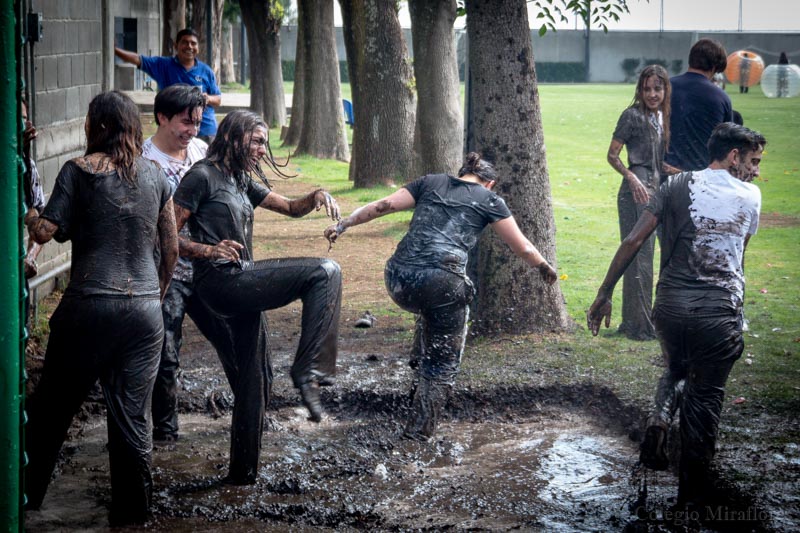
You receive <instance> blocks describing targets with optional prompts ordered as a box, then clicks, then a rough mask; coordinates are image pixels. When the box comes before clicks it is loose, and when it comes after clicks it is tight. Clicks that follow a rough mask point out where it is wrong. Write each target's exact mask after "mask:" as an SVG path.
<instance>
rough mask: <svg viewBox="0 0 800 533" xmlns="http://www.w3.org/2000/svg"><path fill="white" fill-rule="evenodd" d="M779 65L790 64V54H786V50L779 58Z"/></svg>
mask: <svg viewBox="0 0 800 533" xmlns="http://www.w3.org/2000/svg"><path fill="white" fill-rule="evenodd" d="M778 64H779V65H788V64H789V56H787V55H786V52H781V55H780V57H779V58H778Z"/></svg>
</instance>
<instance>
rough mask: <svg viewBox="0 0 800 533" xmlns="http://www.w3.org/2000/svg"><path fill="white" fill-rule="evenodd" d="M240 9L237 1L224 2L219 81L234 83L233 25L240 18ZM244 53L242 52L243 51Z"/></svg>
mask: <svg viewBox="0 0 800 533" xmlns="http://www.w3.org/2000/svg"><path fill="white" fill-rule="evenodd" d="M241 15H242V10H241V9H239V3H238V2H225V9H224V10H223V11H222V42H221V43H220V72H219V80H218V81H219V83H236V81H237V79H236V70H235V69H234V67H233V65H234V63H233V25H234V24H238V23H239V20H241ZM243 55H244V53H243Z"/></svg>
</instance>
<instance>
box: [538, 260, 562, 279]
mask: <svg viewBox="0 0 800 533" xmlns="http://www.w3.org/2000/svg"><path fill="white" fill-rule="evenodd" d="M539 274H541V276H542V277H543V278H544V280H545V281H546V282H547V283H549V284H550V285H552V284H553V283H555V282H556V280H557V279H558V273H557V272H556V270H555V269H554V268H553V267H552V266H550V263H548V262H547V261H545V262H544V263H542V264H541V265H539Z"/></svg>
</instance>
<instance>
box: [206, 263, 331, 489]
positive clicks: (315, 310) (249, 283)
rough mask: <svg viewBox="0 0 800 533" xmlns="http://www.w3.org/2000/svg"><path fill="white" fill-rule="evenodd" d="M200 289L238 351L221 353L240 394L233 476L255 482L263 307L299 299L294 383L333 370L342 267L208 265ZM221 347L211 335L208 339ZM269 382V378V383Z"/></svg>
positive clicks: (264, 377)
mask: <svg viewBox="0 0 800 533" xmlns="http://www.w3.org/2000/svg"><path fill="white" fill-rule="evenodd" d="M195 288H196V290H197V294H198V295H199V296H200V298H202V300H203V301H204V302H205V303H206V304H207V305H208V306H209V307H210V308H211V309H212V310H213V311H214V312H215V313H217V314H219V315H221V316H223V317H225V321H226V322H227V324H228V326H229V328H230V331H231V335H232V336H233V339H234V343H235V345H234V353H233V354H227V353H224V352H222V351H220V352H219V354H220V359H221V361H222V365H223V367H224V369H225V373H226V375H227V377H228V381H229V383H230V385H231V389H232V390H233V394H234V397H235V401H234V406H233V421H232V427H231V466H230V477H231V480H232V481H234V482H237V483H250V482H254V481H255V478H256V474H257V468H258V455H259V452H260V450H261V434H262V432H263V418H264V404H265V399H264V395H265V391H268V390H269V380H271V372H270V369H269V362H268V361H266V360H265V358H266V356H265V354H266V353H267V344H266V342H267V339H266V334H265V332H266V326H265V322H264V318H263V314H262V311H266V310H268V309H277V308H279V307H283V306H285V305H288V304H290V303H292V302H293V301H295V300H297V299H300V300H301V301H302V302H303V316H302V326H301V333H300V342H299V344H298V347H297V353H296V354H295V360H294V363H293V364H292V369H291V376H292V381H293V382H294V385H295V387H300V385H302V384H304V383H306V382H308V381H312V380H319V379H321V378H323V377H326V376H333V375H334V374H335V373H336V357H337V353H338V352H337V350H338V345H337V341H338V336H339V314H340V309H341V300H342V273H341V269H340V268H339V265H338V264H336V263H335V262H334V261H331V260H329V259H318V258H289V259H267V260H263V261H256V262H254V263H251V262H247V263H245V265H244V268H239V267H238V266H225V267H218V268H211V269H208V270H207V271H206V272H205V273H204V274H203V275H202V276H201V277H200V278H199V279H197V280H196V282H195ZM209 340H211V341H212V343H214V345H215V346H217V342H215V341H214V339H209ZM265 381H266V382H265Z"/></svg>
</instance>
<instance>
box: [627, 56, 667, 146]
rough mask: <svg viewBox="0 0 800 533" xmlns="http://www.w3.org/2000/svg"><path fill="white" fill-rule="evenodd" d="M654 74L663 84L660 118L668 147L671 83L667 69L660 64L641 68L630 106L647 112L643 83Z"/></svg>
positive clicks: (644, 112) (643, 112)
mask: <svg viewBox="0 0 800 533" xmlns="http://www.w3.org/2000/svg"><path fill="white" fill-rule="evenodd" d="M652 76H656V77H657V78H658V79H659V81H660V82H661V84H662V85H663V86H664V101H663V102H661V107H660V108H659V110H660V111H661V119H662V122H663V124H662V126H663V128H664V141H665V143H666V146H667V147H669V116H670V114H671V113H672V103H671V101H672V84H671V83H670V82H669V74H668V73H667V69H665V68H664V67H662V66H661V65H647V66H646V67H644V68H643V69H642V72H641V73H640V74H639V81H638V82H636V92H635V93H634V95H633V102H632V103H631V107H636V108H638V109H639V111H641V112H642V114H645V115H646V114H647V112H648V109H647V104H646V103H645V101H644V84H645V83H647V80H648V78H650V77H652Z"/></svg>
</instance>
